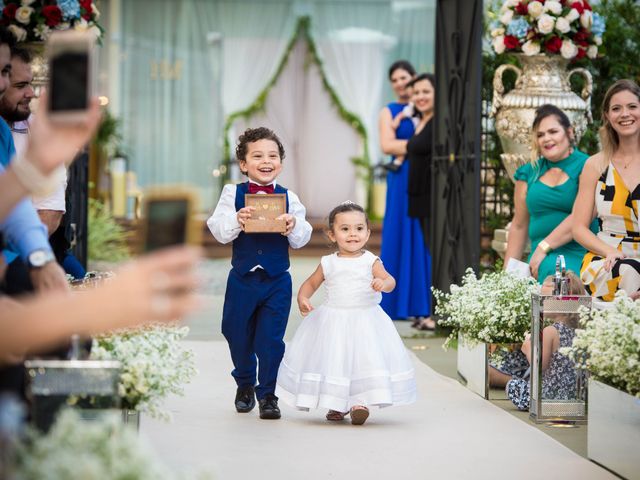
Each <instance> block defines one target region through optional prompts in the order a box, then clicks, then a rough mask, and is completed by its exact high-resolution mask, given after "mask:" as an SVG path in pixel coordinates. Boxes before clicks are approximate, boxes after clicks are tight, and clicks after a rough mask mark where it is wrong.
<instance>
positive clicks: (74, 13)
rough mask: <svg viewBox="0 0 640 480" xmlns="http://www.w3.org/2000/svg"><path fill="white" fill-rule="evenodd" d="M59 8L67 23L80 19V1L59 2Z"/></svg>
mask: <svg viewBox="0 0 640 480" xmlns="http://www.w3.org/2000/svg"><path fill="white" fill-rule="evenodd" d="M58 7H59V8H60V11H61V12H62V18H63V20H65V21H68V20H73V19H75V18H80V3H78V0H58Z"/></svg>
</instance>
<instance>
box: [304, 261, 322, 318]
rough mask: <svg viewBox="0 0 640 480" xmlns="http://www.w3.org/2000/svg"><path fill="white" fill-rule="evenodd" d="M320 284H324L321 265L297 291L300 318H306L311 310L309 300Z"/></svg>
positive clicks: (311, 306)
mask: <svg viewBox="0 0 640 480" xmlns="http://www.w3.org/2000/svg"><path fill="white" fill-rule="evenodd" d="M322 282H324V273H323V272H322V264H320V265H318V268H316V270H315V271H314V272H313V273H312V274H311V276H310V277H309V278H307V279H306V280H305V281H304V283H303V284H302V285H301V286H300V290H298V308H299V309H300V313H301V314H302V316H306V315H307V314H308V313H309V312H310V311H311V310H313V305H311V300H310V298H311V297H312V296H313V294H314V293H316V290H318V288H319V287H320V285H322Z"/></svg>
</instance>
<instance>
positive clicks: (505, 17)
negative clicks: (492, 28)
mask: <svg viewBox="0 0 640 480" xmlns="http://www.w3.org/2000/svg"><path fill="white" fill-rule="evenodd" d="M511 20H513V10H506V11H505V12H504V13H503V14H502V16H501V17H500V21H501V22H502V23H503V24H504V25H509V23H510V22H511Z"/></svg>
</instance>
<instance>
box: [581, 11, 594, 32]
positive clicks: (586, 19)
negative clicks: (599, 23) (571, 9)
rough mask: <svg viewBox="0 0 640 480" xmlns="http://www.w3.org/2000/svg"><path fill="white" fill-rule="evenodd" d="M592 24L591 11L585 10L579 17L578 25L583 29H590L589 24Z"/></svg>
mask: <svg viewBox="0 0 640 480" xmlns="http://www.w3.org/2000/svg"><path fill="white" fill-rule="evenodd" d="M592 23H593V16H592V15H591V11H589V10H585V11H584V12H582V15H580V25H582V27H583V28H587V29H588V28H591V24H592Z"/></svg>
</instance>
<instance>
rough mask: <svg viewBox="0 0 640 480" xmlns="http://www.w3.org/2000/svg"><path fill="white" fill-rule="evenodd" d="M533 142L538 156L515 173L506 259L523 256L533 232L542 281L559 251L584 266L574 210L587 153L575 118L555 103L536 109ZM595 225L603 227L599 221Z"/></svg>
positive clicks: (534, 264)
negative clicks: (579, 144)
mask: <svg viewBox="0 0 640 480" xmlns="http://www.w3.org/2000/svg"><path fill="white" fill-rule="evenodd" d="M532 145H533V146H534V147H535V157H536V159H535V160H534V161H532V162H531V163H528V164H525V165H523V166H521V167H520V168H519V169H518V170H517V171H516V173H515V179H516V186H515V194H514V207H515V213H514V216H513V221H512V222H511V227H510V228H509V241H508V244H507V251H506V253H505V259H504V260H505V262H504V264H505V266H506V265H507V263H508V262H509V259H510V258H515V259H518V260H520V259H521V258H522V255H523V253H524V249H525V247H526V245H527V238H529V239H531V254H530V255H529V259H528V261H529V267H530V270H531V275H532V276H533V277H534V278H536V279H538V281H539V282H542V281H543V280H544V279H545V278H546V277H547V276H548V275H552V274H553V273H555V266H556V259H557V257H558V255H564V259H565V262H566V266H567V269H568V270H573V271H574V272H580V264H581V262H582V257H584V254H585V253H586V250H585V249H584V248H583V247H582V246H580V245H579V244H578V243H577V242H576V241H575V240H574V239H573V236H572V234H571V227H572V225H571V222H572V216H571V211H572V209H573V203H574V201H575V198H576V195H577V194H578V180H579V177H580V173H581V172H582V167H583V166H584V164H585V162H586V160H587V155H586V154H585V153H583V152H581V151H579V150H578V149H576V148H575V147H574V146H573V129H572V127H571V122H570V121H569V118H568V117H567V115H566V114H565V113H564V112H563V111H562V110H560V109H559V108H558V107H556V106H554V105H548V104H547V105H542V106H541V107H539V108H538V109H537V110H536V116H535V119H534V121H533V126H532ZM592 228H595V231H597V227H596V226H595V224H594V225H592Z"/></svg>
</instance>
